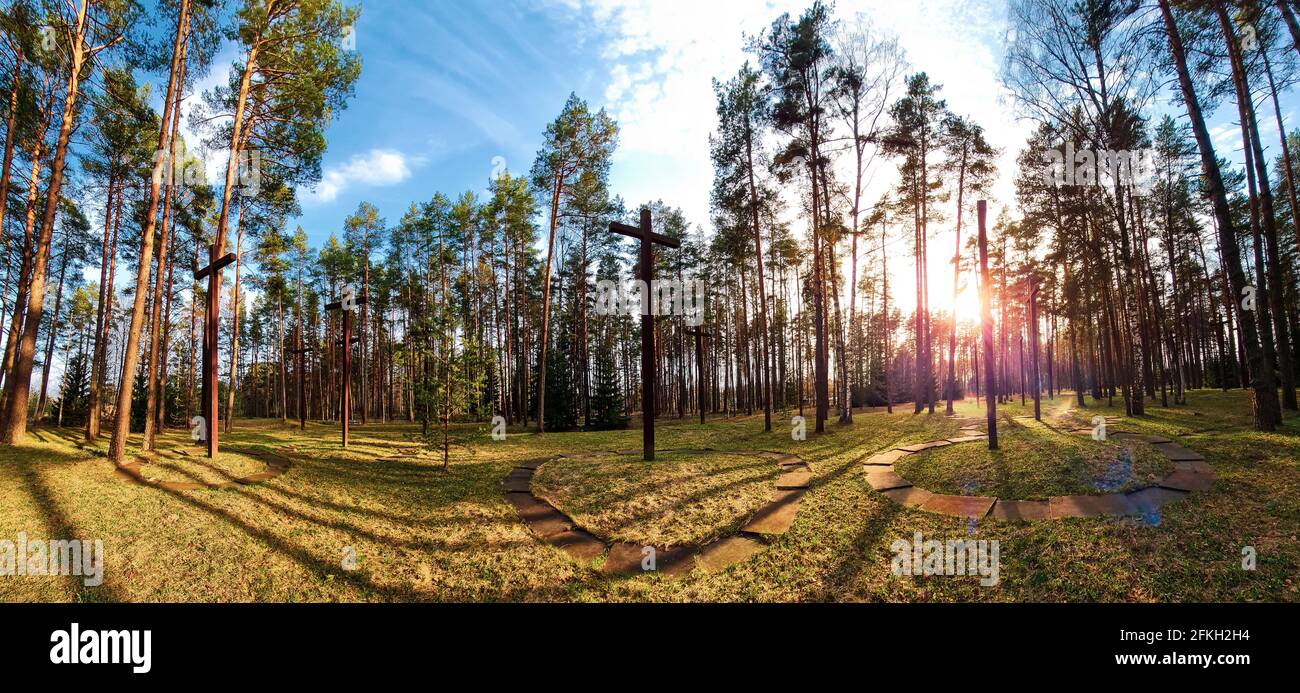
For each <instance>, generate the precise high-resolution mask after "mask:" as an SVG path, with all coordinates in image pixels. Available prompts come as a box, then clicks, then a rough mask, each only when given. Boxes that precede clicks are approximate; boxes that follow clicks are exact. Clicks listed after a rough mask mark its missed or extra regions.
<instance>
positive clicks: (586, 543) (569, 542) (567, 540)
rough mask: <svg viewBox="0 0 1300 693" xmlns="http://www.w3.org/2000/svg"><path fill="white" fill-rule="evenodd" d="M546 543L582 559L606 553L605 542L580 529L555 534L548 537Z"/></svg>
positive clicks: (588, 559)
mask: <svg viewBox="0 0 1300 693" xmlns="http://www.w3.org/2000/svg"><path fill="white" fill-rule="evenodd" d="M546 543H548V544H550V545H551V546H555V547H557V548H559V549H562V550H563V551H564V552H565V553H567V554H569V555H570V556H573V557H574V558H576V559H578V560H580V561H590V560H591V559H593V558H595V557H597V556H599V555H601V554H603V553H605V542H603V541H601V540H599V539H597V538H596V537H595V536H594V535H592V534H591V533H589V532H584V531H582V530H580V529H572V530H569V531H567V532H560V533H559V534H553V535H551V536H550V537H547V539H546Z"/></svg>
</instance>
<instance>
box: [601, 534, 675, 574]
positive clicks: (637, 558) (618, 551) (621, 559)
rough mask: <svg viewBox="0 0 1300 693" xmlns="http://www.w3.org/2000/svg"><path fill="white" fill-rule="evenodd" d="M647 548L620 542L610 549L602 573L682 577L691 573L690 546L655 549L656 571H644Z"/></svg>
mask: <svg viewBox="0 0 1300 693" xmlns="http://www.w3.org/2000/svg"><path fill="white" fill-rule="evenodd" d="M645 549H646V546H643V545H641V544H633V543H631V542H619V543H617V544H614V545H612V546H610V547H609V553H608V554H607V555H606V556H605V564H604V565H603V566H601V572H604V573H606V574H609V575H636V574H639V573H649V572H659V573H666V574H669V575H681V574H683V573H686V572H690V569H691V566H692V564H693V563H692V560H691V559H692V558H693V557H694V553H693V552H692V551H691V547H689V546H678V547H674V548H668V549H665V548H659V547H655V569H654V570H653V571H649V570H644V569H642V567H641V562H642V561H643V560H645V558H646V554H645Z"/></svg>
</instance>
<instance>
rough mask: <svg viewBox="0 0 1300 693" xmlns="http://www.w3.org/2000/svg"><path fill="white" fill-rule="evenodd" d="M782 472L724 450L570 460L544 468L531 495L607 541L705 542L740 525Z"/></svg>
mask: <svg viewBox="0 0 1300 693" xmlns="http://www.w3.org/2000/svg"><path fill="white" fill-rule="evenodd" d="M776 476H777V465H776V463H775V462H773V461H772V460H770V459H766V458H763V457H758V456H755V455H744V454H737V453H726V452H721V453H719V452H699V453H694V452H671V453H660V454H658V455H656V459H655V461H654V462H646V461H645V460H643V459H642V458H641V455H639V454H638V455H617V456H612V457H611V456H593V457H587V458H564V459H558V460H555V461H552V462H548V463H547V464H546V465H544V466H543V467H542V468H541V470H540V471H539V472H538V474H537V475H536V476H535V477H534V478H533V494H534V495H536V496H538V497H540V498H544V499H546V500H547V501H548V502H549V503H551V505H554V506H555V507H557V508H559V509H560V510H562V511H564V512H565V513H566V514H567V515H569V516H570V517H571V518H573V519H574V521H575V522H577V523H578V524H580V525H582V526H583V527H585V528H587V529H588V530H589V531H591V532H592V533H594V534H595V535H596V536H599V537H601V538H603V539H612V540H615V541H628V542H634V543H638V544H643V545H649V546H656V547H670V546H679V545H682V544H692V545H699V544H703V543H705V542H706V541H707V540H709V539H713V538H716V537H718V536H721V535H723V534H730V533H731V532H733V531H735V530H736V529H738V528H739V527H740V525H741V524H743V523H744V521H745V520H746V519H747V518H748V517H750V516H751V515H753V513H754V511H756V510H758V508H759V507H760V506H762V505H763V504H764V503H766V502H767V500H768V499H769V497H770V496H771V494H772V488H773V481H774V480H775V479H776Z"/></svg>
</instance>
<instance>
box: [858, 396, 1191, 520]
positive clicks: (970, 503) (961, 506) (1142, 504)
mask: <svg viewBox="0 0 1300 693" xmlns="http://www.w3.org/2000/svg"><path fill="white" fill-rule="evenodd" d="M1107 423H1111V421H1109V420H1108V421H1107ZM958 432H959V433H964V434H965V435H961V436H955V437H953V438H947V439H944V440H932V441H930V442H927V443H917V444H914V445H905V446H899V447H896V448H893V449H891V450H888V451H886V452H883V453H879V454H876V455H873V456H872V457H870V458H868V459H867V460H866V461H865V462H864V463H863V471H864V472H865V473H866V475H867V483H868V484H870V485H871V488H873V489H875V490H876V491H878V492H880V493H881V494H882V495H884V496H886V497H887V498H889V499H890V500H892V501H894V502H895V503H898V504H899V505H903V506H906V507H909V508H916V509H918V510H922V511H925V512H930V513H936V514H939V515H949V516H953V517H963V518H966V519H971V520H982V519H984V518H985V517H992V518H993V519H997V520H1059V519H1061V518H1066V517H1100V516H1123V515H1141V516H1149V515H1152V514H1155V513H1158V512H1159V510H1160V508H1161V507H1163V506H1164V505H1166V504H1168V503H1173V502H1175V501H1180V500H1183V499H1184V498H1187V497H1188V496H1189V495H1191V494H1192V492H1194V491H1204V490H1207V489H1209V488H1210V487H1211V486H1213V485H1214V481H1215V478H1216V477H1215V473H1214V469H1213V468H1212V467H1210V465H1209V464H1207V463H1206V462H1205V458H1204V457H1202V456H1201V455H1200V453H1197V452H1194V451H1192V450H1189V449H1187V448H1185V447H1183V446H1181V445H1179V444H1178V443H1175V442H1173V441H1171V440H1169V439H1168V438H1163V437H1161V436H1154V435H1146V434H1140V433H1129V432H1125V431H1117V432H1115V433H1112V434H1110V436H1109V437H1110V438H1117V439H1119V440H1132V441H1136V442H1141V443H1149V444H1151V445H1152V446H1153V447H1155V449H1156V450H1158V451H1159V452H1160V453H1161V454H1163V455H1164V456H1165V457H1166V458H1168V459H1169V461H1170V462H1172V463H1173V465H1174V471H1173V473H1171V474H1170V475H1169V476H1167V477H1165V478H1164V479H1163V480H1161V481H1160V482H1159V483H1157V484H1155V485H1153V486H1147V487H1145V488H1141V489H1137V490H1134V491H1129V492H1127V493H1108V494H1105V495H1099V496H1088V495H1080V496H1050V497H1049V498H1048V499H1047V500H1045V501H1033V500H1003V499H1001V498H994V497H992V496H954V495H945V494H940V493H933V492H931V491H927V490H925V489H923V488H920V487H918V486H914V485H913V484H912V483H911V482H910V481H907V480H906V479H904V478H903V477H901V476H899V475H898V473H897V472H895V471H894V463H895V462H897V461H898V460H899V459H901V458H903V457H907V456H909V455H915V454H917V453H919V452H922V451H925V450H930V449H933V448H940V447H946V446H948V445H956V444H959V443H969V442H974V441H977V440H988V434H987V433H984V432H982V431H980V429H979V427H978V426H975V425H973V424H969V425H966V426H963V427H962V428H961V429H959V431H958ZM1070 433H1073V434H1083V435H1091V434H1092V429H1091V428H1080V429H1073V430H1071V431H1070Z"/></svg>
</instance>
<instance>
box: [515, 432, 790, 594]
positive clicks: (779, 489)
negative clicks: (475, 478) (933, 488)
mask: <svg viewBox="0 0 1300 693" xmlns="http://www.w3.org/2000/svg"><path fill="white" fill-rule="evenodd" d="M640 452H641V451H640V450H626V451H620V452H606V453H597V454H605V455H610V454H640ZM659 452H662V453H667V452H686V453H692V452H694V453H704V452H718V451H716V450H713V449H710V448H705V449H702V450H693V449H692V450H683V449H678V450H660V451H659ZM726 452H733V453H738V454H742V455H755V456H758V457H763V458H767V459H770V460H772V461H774V462H776V463H777V465H778V466H780V468H781V476H780V477H779V478H778V479H777V481H776V490H775V491H774V492H773V494H772V499H771V500H770V501H768V502H767V504H766V505H764V506H763V507H761V508H759V509H758V511H757V512H755V513H754V516H753V517H751V518H750V520H749V522H747V523H745V525H744V526H742V527H741V528H740V530H739V531H738V532H737V533H735V534H732V535H729V536H725V537H721V538H719V539H715V540H714V541H712V542H709V543H708V544H704V545H688V544H684V545H680V546H673V547H654V549H655V551H654V557H655V571H657V572H661V573H667V574H669V575H673V576H678V575H684V574H686V573H689V572H691V569H692V568H693V567H694V564H695V561H694V560H692V559H694V558H699V563H700V566H701V567H703V568H704V569H705V570H707V571H709V572H719V571H722V570H724V569H726V568H727V567H728V566H731V565H733V564H735V563H739V562H741V561H743V560H745V559H747V558H749V557H750V556H753V555H754V554H756V553H758V552H759V551H762V550H763V549H764V548H765V547H766V546H767V543H768V541H769V539H770V538H771V537H774V536H779V535H782V534H785V533H786V531H787V530H788V529H790V525H792V524H794V519H795V516H796V515H797V514H798V512H799V503H800V501H801V500H802V498H803V494H804V492H805V491H806V490H807V489H808V483H809V481H811V479H812V470H811V469H810V468H809V467H808V464H807V463H806V462H804V461H803V460H801V459H800V458H799V457H798V456H796V455H789V454H785V453H778V452H756V451H750V450H728V451H726ZM577 456H578V455H574V457H577ZM581 456H582V457H587V456H588V455H581ZM563 457H569V455H557V456H555V457H552V458H544V459H537V460H525V461H523V462H520V463H518V464H517V465H515V468H514V469H513V470H511V472H510V474H509V475H507V476H506V478H505V481H503V482H502V484H501V486H502V491H503V492H504V494H505V499H506V501H507V502H508V503H510V504H511V505H513V506H514V507H515V510H516V511H518V513H519V518H520V519H521V520H523V521H524V524H526V525H528V528H529V529H531V530H532V531H533V534H535V535H537V537H538V538H540V539H541V540H542V541H544V542H546V543H548V544H550V545H552V546H555V547H558V548H560V549H562V550H564V552H565V553H568V554H569V555H570V556H573V557H574V558H576V559H578V560H580V561H590V560H591V559H593V558H596V557H597V556H600V555H604V556H605V563H604V565H603V566H602V568H601V570H602V571H603V572H604V573H606V574H609V575H635V574H637V573H640V572H643V569H642V567H641V566H642V561H643V560H644V559H645V557H646V556H647V555H648V554H649V552H648V551H647V550H646V549H647V546H646V545H642V544H638V543H633V542H609V541H606V540H604V539H601V538H599V537H597V536H596V535H594V534H592V533H590V532H588V531H586V530H584V529H583V528H582V527H580V526H578V524H577V523H575V522H574V521H573V520H572V519H571V518H570V517H569V516H567V515H565V514H564V513H563V512H560V510H559V509H557V508H556V507H555V506H553V505H551V504H550V503H548V502H546V501H545V500H542V499H541V498H538V497H537V496H534V495H533V492H532V479H533V475H534V474H536V473H537V470H538V469H540V468H541V467H542V465H544V464H546V463H547V462H549V461H550V460H552V459H560V458H563Z"/></svg>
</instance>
